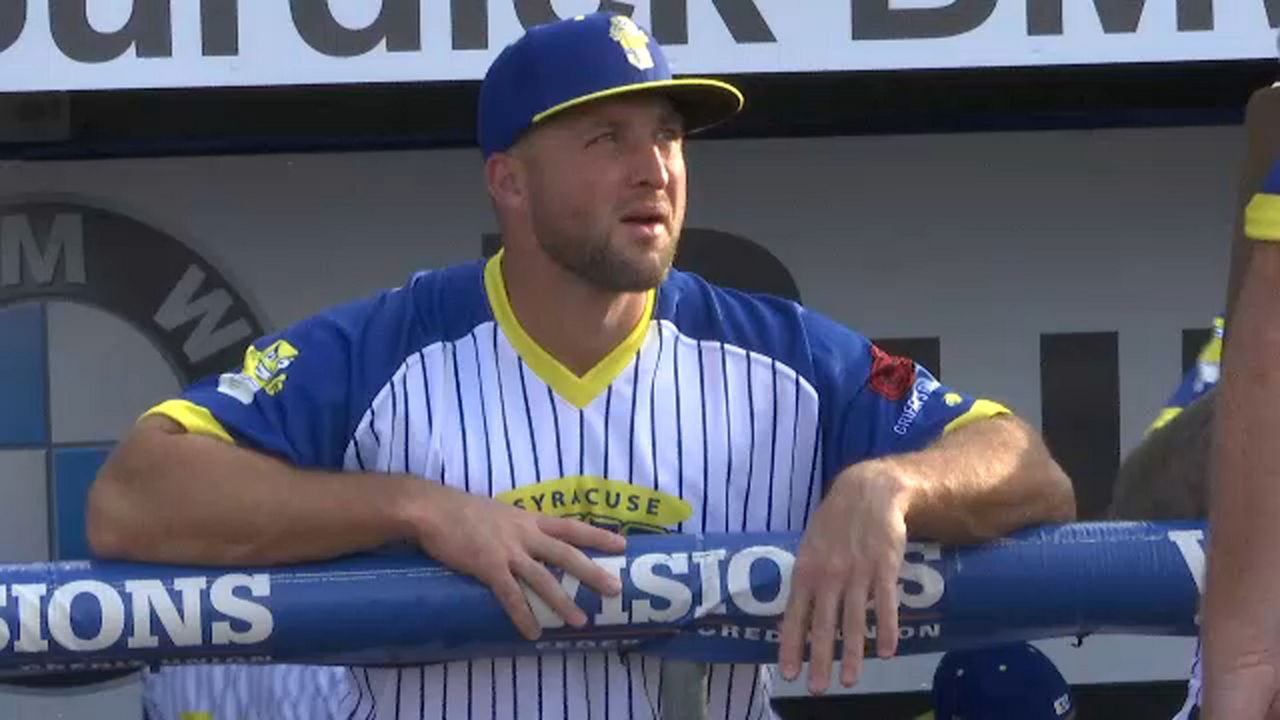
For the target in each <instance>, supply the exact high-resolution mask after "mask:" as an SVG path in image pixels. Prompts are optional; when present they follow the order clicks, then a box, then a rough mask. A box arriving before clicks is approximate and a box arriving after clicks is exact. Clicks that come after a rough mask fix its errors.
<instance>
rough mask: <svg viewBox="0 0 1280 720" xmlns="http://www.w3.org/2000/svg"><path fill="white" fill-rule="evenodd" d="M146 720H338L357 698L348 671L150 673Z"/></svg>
mask: <svg viewBox="0 0 1280 720" xmlns="http://www.w3.org/2000/svg"><path fill="white" fill-rule="evenodd" d="M142 690H143V695H142V700H143V707H144V708H145V710H146V720H337V719H338V718H339V717H346V716H345V715H343V714H341V713H340V708H341V707H342V705H343V704H344V703H349V702H350V700H351V697H353V696H354V694H355V691H356V690H355V683H354V682H352V678H351V675H350V673H349V672H348V671H347V669H346V668H340V667H311V666H303V665H178V666H170V667H164V668H161V669H159V670H157V671H150V672H147V673H146V674H145V675H144V676H143V682H142Z"/></svg>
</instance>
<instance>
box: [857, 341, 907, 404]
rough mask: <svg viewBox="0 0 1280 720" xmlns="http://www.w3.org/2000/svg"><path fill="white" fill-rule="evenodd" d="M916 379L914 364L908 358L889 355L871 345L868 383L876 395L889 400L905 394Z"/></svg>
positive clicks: (892, 400)
mask: <svg viewBox="0 0 1280 720" xmlns="http://www.w3.org/2000/svg"><path fill="white" fill-rule="evenodd" d="M915 381H916V364H915V362H914V361H913V360H911V359H910V358H905V357H899V356H897V355H890V354H889V353H887V352H885V351H883V350H881V349H880V348H878V347H876V346H875V345H872V346H871V378H870V380H868V384H869V385H870V386H871V389H872V390H873V391H875V393H876V394H877V395H880V396H881V397H883V398H884V399H886V400H888V401H890V402H898V401H899V400H901V399H902V398H904V397H906V396H907V393H908V392H910V391H911V386H912V385H914V384H915Z"/></svg>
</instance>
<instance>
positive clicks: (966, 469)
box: [778, 317, 1075, 693]
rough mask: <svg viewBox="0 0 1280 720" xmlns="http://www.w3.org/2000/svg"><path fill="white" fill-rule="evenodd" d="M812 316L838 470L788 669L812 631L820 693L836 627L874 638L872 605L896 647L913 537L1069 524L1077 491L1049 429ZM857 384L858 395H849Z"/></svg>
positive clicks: (784, 646)
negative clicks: (1042, 430) (1047, 439)
mask: <svg viewBox="0 0 1280 720" xmlns="http://www.w3.org/2000/svg"><path fill="white" fill-rule="evenodd" d="M811 322H812V323H813V324H814V326H816V329H817V330H818V332H816V333H814V335H813V337H814V338H816V342H815V343H814V344H815V355H816V356H817V357H818V359H819V361H820V362H819V363H818V368H819V369H818V371H817V372H816V373H815V377H817V379H818V384H819V386H820V388H825V389H827V401H828V402H827V412H828V414H827V416H826V421H825V422H824V426H823V433H824V446H825V447H824V451H823V456H824V467H827V468H831V469H832V470H833V471H836V472H834V473H833V474H831V475H829V477H831V480H830V482H829V483H828V486H827V491H826V494H825V496H824V498H823V501H822V502H821V504H819V506H818V508H817V510H816V511H815V512H814V514H813V516H812V517H811V518H810V519H809V522H808V525H807V527H806V530H805V533H804V537H803V538H802V540H801V543H800V548H799V551H798V553H797V556H796V563H795V565H794V567H793V569H792V574H791V594H790V597H789V600H788V604H787V609H786V611H785V613H784V617H783V621H782V624H781V627H780V630H781V638H780V647H779V658H778V659H779V666H780V668H781V670H782V673H783V675H784V677H786V678H788V679H792V680H793V679H795V677H796V676H797V675H798V674H799V670H800V665H801V661H802V659H803V656H804V649H805V647H804V646H805V640H806V639H808V640H809V644H810V646H811V649H810V673H809V690H810V692H812V693H820V692H823V691H825V690H826V688H827V686H828V684H829V676H830V671H831V664H832V661H833V655H834V642H835V633H836V630H837V628H839V629H840V630H841V631H842V634H843V637H846V638H862V637H865V632H866V611H867V608H868V606H869V605H873V606H874V609H875V614H876V618H877V633H876V638H877V640H876V645H877V652H878V654H879V655H880V656H881V657H889V656H892V655H893V654H894V653H895V652H896V651H897V641H898V625H897V619H898V573H899V569H900V567H901V565H902V560H903V554H904V552H905V548H906V540H907V536H908V534H910V535H912V536H919V537H925V538H929V539H931V540H935V541H939V542H944V543H949V544H954V543H968V542H976V541H982V540H986V539H991V538H995V537H999V536H1002V535H1005V534H1007V533H1009V532H1012V531H1013V530H1017V529H1019V528H1023V527H1026V526H1029V525H1034V524H1040V523H1049V522H1068V521H1071V520H1073V519H1074V518H1075V499H1074V492H1073V490H1072V485H1071V481H1070V479H1069V478H1068V477H1067V475H1066V473H1065V472H1063V470H1062V468H1061V467H1060V466H1059V465H1058V464H1057V463H1056V462H1055V461H1054V460H1053V458H1052V457H1051V455H1050V453H1049V451H1048V449H1047V448H1046V447H1045V445H1044V443H1043V441H1042V440H1041V439H1040V437H1039V436H1038V434H1037V433H1036V432H1035V431H1033V430H1032V429H1031V428H1030V427H1028V426H1027V424H1026V423H1025V422H1023V421H1021V420H1019V419H1016V418H1015V417H1014V416H1013V415H1012V413H1010V412H1009V411H1008V410H1007V409H1005V408H1004V407H1003V406H1000V405H999V404H997V403H994V402H991V401H988V400H982V399H975V398H972V397H968V396H965V395H963V394H961V393H959V392H955V391H953V390H951V389H950V388H947V387H945V386H943V385H942V384H941V383H939V382H937V381H936V380H935V379H934V378H933V377H932V376H931V375H930V374H929V373H928V372H927V371H926V370H925V369H924V368H922V367H919V366H918V365H916V364H915V363H912V362H910V361H909V360H906V359H904V358H895V357H892V356H889V355H887V354H885V353H883V352H882V351H880V350H879V349H878V348H875V347H874V346H873V345H867V344H866V341H865V340H861V339H860V338H856V336H852V334H851V333H849V331H847V330H844V329H843V328H840V327H838V326H835V325H834V323H831V322H830V321H827V320H825V319H823V318H820V317H819V318H815V319H814V320H812V321H811ZM857 342H861V343H863V344H862V345H861V346H859V345H857V344H856V343H857ZM824 356H825V357H824ZM859 356H861V358H863V361H862V362H861V364H859V363H858V362H857V360H856V359H857V358H858V357H859ZM850 357H852V358H855V360H854V361H852V362H850V361H848V360H845V358H850ZM842 381H843V382H842ZM855 383H856V385H855ZM851 385H853V386H856V387H857V389H856V390H854V391H852V392H849V391H847V390H845V389H846V388H849V387H850V386H851ZM820 392H821V389H820ZM842 393H844V394H842ZM862 645H863V644H862V643H861V642H850V643H846V644H845V645H844V651H843V654H842V657H841V663H842V666H843V667H842V673H841V677H840V682H841V684H843V685H845V686H846V687H849V686H852V685H853V684H854V683H856V682H857V677H858V675H859V674H860V672H861V666H862V650H863V647H862Z"/></svg>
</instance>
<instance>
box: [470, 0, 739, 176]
mask: <svg viewBox="0 0 1280 720" xmlns="http://www.w3.org/2000/svg"><path fill="white" fill-rule="evenodd" d="M636 92H660V93H662V94H664V95H666V96H668V97H670V98H671V99H672V102H674V103H675V105H676V108H677V110H678V111H679V112H680V113H681V115H683V116H684V120H685V129H686V131H687V132H697V131H698V130H704V129H706V128H708V127H711V126H712V125H716V124H718V123H720V122H723V121H724V120H727V119H728V118H730V117H731V116H733V115H734V114H735V113H737V112H738V111H739V110H741V109H742V105H743V97H742V93H741V92H740V91H739V90H738V89H737V88H735V87H733V86H732V85H730V84H728V83H725V82H721V81H719V80H712V79H708V78H675V77H673V76H672V74H671V66H670V65H669V64H668V63H667V58H666V55H665V54H664V53H663V51H662V47H661V46H660V45H658V43H657V42H656V41H654V40H653V39H652V38H651V36H650V34H649V33H648V32H646V31H645V30H644V29H642V28H641V27H640V26H639V25H637V24H636V23H635V22H634V21H633V20H631V19H630V18H628V17H626V16H624V15H617V14H614V13H609V12H597V13H592V14H590V15H579V16H577V17H574V18H569V19H566V20H561V21H558V22H553V23H548V24H546V25H539V26H536V27H534V28H531V29H530V30H529V31H528V32H526V33H525V34H524V35H523V36H522V37H521V38H520V39H519V40H517V41H516V42H514V43H512V44H511V45H508V46H507V47H506V48H505V49H503V51H502V52H501V53H500V54H499V55H498V57H497V59H496V60H494V61H493V64H492V65H491V66H490V67H489V71H488V72H487V73H486V74H485V78H484V83H483V84H482V85H481V88H480V108H479V118H478V124H479V129H478V135H479V138H478V139H479V142H480V149H481V150H482V151H483V152H484V156H485V157H489V156H490V155H492V154H493V153H495V152H502V151H505V150H508V149H510V148H511V146H512V145H514V144H515V143H516V141H517V140H519V139H520V137H521V136H522V135H523V134H524V133H525V131H527V130H529V129H530V128H532V127H534V126H535V125H537V124H538V123H540V122H543V121H544V120H547V119H548V118H550V117H553V116H555V115H556V114H557V113H560V112H562V111H564V110H568V109H569V108H573V107H577V106H579V105H582V104H584V103H588V102H591V101H593V100H598V99H602V98H607V97H616V96H618V95H623V94H627V93H636Z"/></svg>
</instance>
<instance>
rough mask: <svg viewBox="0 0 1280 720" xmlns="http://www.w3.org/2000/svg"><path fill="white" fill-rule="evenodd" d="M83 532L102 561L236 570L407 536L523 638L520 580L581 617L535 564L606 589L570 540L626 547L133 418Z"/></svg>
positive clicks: (607, 548) (524, 514)
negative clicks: (475, 583)
mask: <svg viewBox="0 0 1280 720" xmlns="http://www.w3.org/2000/svg"><path fill="white" fill-rule="evenodd" d="M88 534H89V542H90V544H91V546H92V549H93V551H94V552H95V553H96V554H97V555H99V556H101V557H104V558H116V559H128V560H137V561H145V562H158V563H174V564H211V565H237V566H239V565H271V564H287V563H298V562H307V561H312V560H323V559H329V558H333V557H338V556H342V555H346V554H350V553H354V552H359V551H362V550H369V549H373V548H376V547H378V546H380V545H384V544H386V543H388V542H393V541H397V540H409V541H411V542H413V543H414V544H416V545H418V546H419V547H421V548H422V550H423V551H424V552H425V553H426V554H427V555H429V556H430V557H432V558H433V559H435V560H437V561H439V562H440V563H441V564H443V565H444V566H446V567H448V568H451V569H453V570H455V571H457V572H461V573H465V574H467V575H470V576H472V577H474V578H476V579H477V580H479V581H481V582H483V583H484V584H486V585H487V586H489V588H490V589H491V590H493V592H494V594H495V596H496V597H497V600H498V602H499V603H501V604H502V606H503V608H504V609H505V610H506V611H507V614H508V615H509V616H510V617H511V618H512V621H513V622H514V623H515V625H516V628H517V629H518V630H519V631H520V632H521V634H523V635H524V636H525V637H526V638H528V639H530V640H535V639H537V638H538V637H539V636H540V634H541V627H540V625H539V623H538V621H537V619H536V618H535V616H534V614H533V611H532V609H531V608H530V606H529V603H528V600H527V598H526V595H525V590H524V589H523V588H522V587H521V585H520V583H521V582H523V583H524V584H525V585H528V586H529V588H531V589H532V591H533V592H534V593H536V594H537V595H538V596H539V597H540V598H542V600H543V601H544V602H545V603H546V604H547V605H548V607H549V608H550V609H551V610H552V611H554V612H555V613H556V614H557V615H559V616H560V617H562V618H563V619H564V620H565V621H566V622H568V623H570V624H571V625H574V626H575V627H581V626H582V625H584V624H585V623H586V621H587V617H586V615H585V614H584V613H583V612H582V610H581V609H580V608H578V607H577V606H576V605H574V603H573V600H572V599H571V598H570V597H569V596H568V594H566V593H565V592H564V590H563V588H562V587H561V585H560V582H559V581H558V580H557V579H556V578H555V577H554V576H553V575H552V574H551V572H550V571H549V570H548V567H547V566H548V565H550V566H552V567H557V568H561V569H563V570H564V571H565V572H568V573H570V574H572V575H574V576H576V577H578V578H579V579H581V580H582V581H583V582H584V583H586V584H587V585H588V586H589V587H591V588H593V589H594V590H595V591H596V592H599V593H602V594H604V595H609V596H614V595H617V594H618V593H620V592H621V591H622V587H621V583H620V582H619V581H618V579H617V578H615V577H613V576H612V575H611V574H610V573H609V572H608V571H607V570H605V569H604V568H602V567H600V566H598V565H596V564H595V563H594V562H592V561H591V559H590V558H588V557H587V556H586V554H584V553H583V552H582V550H580V549H579V548H590V549H595V550H599V551H602V552H606V553H615V554H616V553H621V552H623V551H625V549H626V540H625V539H624V538H623V537H622V536H621V535H616V534H614V533H611V532H609V531H607V530H604V529H601V528H596V527H592V526H591V525H588V524H587V523H584V522H581V521H579V520H574V519H570V518H559V517H550V516H546V515H539V514H536V513H532V512H528V511H526V510H521V509H519V508H516V507H512V506H510V505H507V504H505V503H503V502H500V501H498V500H495V499H493V498H489V497H481V496H476V495H470V494H468V493H465V492H462V491H460V490H455V489H452V488H449V487H446V486H445V485H443V484H441V483H438V482H434V481H431V480H427V479H424V478H418V477H413V476H409V475H397V474H379V473H354V472H328V471H311V470H304V469H299V468H297V467H294V466H291V465H288V464H286V463H284V462H282V461H280V460H277V459H275V458H272V457H270V456H268V455H265V454H262V453H258V452H256V451H253V450H246V449H243V448H239V447H236V446H234V445H231V444H228V443H225V442H223V441H221V440H217V439H214V438H211V437H208V436H205V435H199V434H194V433H188V432H186V431H185V430H184V429H183V428H182V427H181V426H179V425H178V424H177V423H176V422H174V421H172V420H169V419H167V418H164V417H158V416H148V417H146V418H144V419H143V420H141V421H140V422H139V423H138V425H137V426H136V427H135V428H134V430H133V431H132V432H131V433H130V434H129V436H128V437H127V438H125V440H124V442H123V443H122V444H121V445H120V447H119V448H118V449H117V450H116V451H115V452H114V453H113V454H112V456H111V458H110V459H109V460H108V461H107V463H106V464H105V465H104V467H103V468H102V470H101V472H100V473H99V475H98V477H97V479H96V481H95V482H94V485H93V488H92V490H91V492H90V496H89V509H88Z"/></svg>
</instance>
